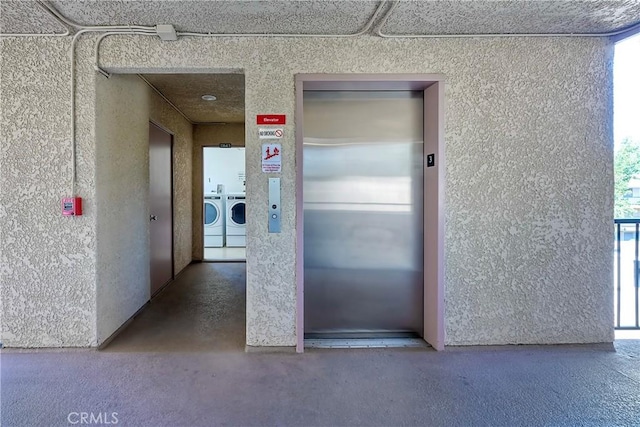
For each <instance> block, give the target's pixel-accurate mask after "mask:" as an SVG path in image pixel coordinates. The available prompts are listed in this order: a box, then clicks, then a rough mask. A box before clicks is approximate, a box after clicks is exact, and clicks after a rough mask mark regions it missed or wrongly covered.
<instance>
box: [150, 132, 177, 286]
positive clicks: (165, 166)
mask: <svg viewBox="0 0 640 427" xmlns="http://www.w3.org/2000/svg"><path fill="white" fill-rule="evenodd" d="M171 158H172V136H171V134H169V133H167V132H165V131H164V130H162V129H160V128H159V127H158V126H156V125H154V124H153V123H149V195H150V198H151V201H150V205H151V210H150V217H149V221H150V227H149V229H150V233H151V295H152V296H153V295H154V294H155V293H156V292H158V290H160V288H162V286H164V285H165V284H166V283H167V282H169V281H170V280H171V279H173V200H172V198H173V197H172V196H173V188H172V181H173V179H172V168H171Z"/></svg>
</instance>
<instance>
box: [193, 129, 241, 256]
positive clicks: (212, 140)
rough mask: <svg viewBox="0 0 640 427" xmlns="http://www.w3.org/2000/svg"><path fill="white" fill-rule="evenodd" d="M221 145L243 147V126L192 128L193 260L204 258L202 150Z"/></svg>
mask: <svg viewBox="0 0 640 427" xmlns="http://www.w3.org/2000/svg"><path fill="white" fill-rule="evenodd" d="M221 143H231V144H233V146H234V147H244V124H243V123H229V124H226V125H195V126H194V127H193V206H194V209H193V254H192V255H193V259H196V260H202V259H203V257H204V252H203V251H204V238H203V233H204V230H203V228H204V227H203V223H204V221H203V218H202V203H203V197H204V193H203V189H202V186H203V170H202V166H203V165H202V148H203V147H208V146H212V147H217V146H218V145H219V144H221Z"/></svg>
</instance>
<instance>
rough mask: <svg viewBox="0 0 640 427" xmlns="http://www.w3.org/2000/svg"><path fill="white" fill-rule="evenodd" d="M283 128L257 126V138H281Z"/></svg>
mask: <svg viewBox="0 0 640 427" xmlns="http://www.w3.org/2000/svg"><path fill="white" fill-rule="evenodd" d="M283 136H284V128H258V138H259V139H282V137H283Z"/></svg>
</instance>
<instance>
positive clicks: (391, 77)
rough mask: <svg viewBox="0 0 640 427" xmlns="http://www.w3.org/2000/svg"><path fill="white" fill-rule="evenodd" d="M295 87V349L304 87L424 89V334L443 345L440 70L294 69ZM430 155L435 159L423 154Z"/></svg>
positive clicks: (300, 281) (300, 280) (299, 325)
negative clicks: (350, 71)
mask: <svg viewBox="0 0 640 427" xmlns="http://www.w3.org/2000/svg"><path fill="white" fill-rule="evenodd" d="M295 90H296V230H297V231H296V233H297V236H296V247H297V250H296V291H297V295H296V339H297V342H296V351H297V352H299V353H302V352H303V351H304V194H303V177H304V174H303V148H304V146H303V138H304V126H303V124H304V116H303V102H304V91H308V90H313V91H383V90H393V91H423V93H424V109H423V111H424V132H423V138H424V162H423V164H424V174H423V176H424V178H423V179H424V182H423V186H424V242H423V244H424V305H423V313H424V334H423V338H424V340H425V341H426V342H427V343H429V344H430V345H431V346H432V347H433V348H434V349H436V350H444V340H445V335H444V334H445V331H444V179H445V159H444V76H443V75H440V74H297V75H296V79H295ZM430 154H434V155H435V165H434V166H429V165H428V161H427V160H428V159H427V157H428V156H429V155H430Z"/></svg>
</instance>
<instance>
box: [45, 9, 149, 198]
mask: <svg viewBox="0 0 640 427" xmlns="http://www.w3.org/2000/svg"><path fill="white" fill-rule="evenodd" d="M37 3H38V4H39V5H41V6H43V7H44V8H46V9H47V10H48V11H49V12H50V13H51V14H53V15H54V16H55V17H56V18H57V19H59V20H60V21H61V22H63V23H64V24H66V25H68V26H70V27H72V28H74V29H76V30H77V31H76V33H75V34H74V36H73V39H72V40H71V48H70V52H69V56H70V61H71V196H75V195H76V182H77V167H76V166H77V162H76V72H75V67H76V45H77V41H78V39H79V38H80V36H81V35H83V34H85V33H98V32H102V33H105V34H103V36H102V37H101V38H100V39H99V40H101V39H102V38H104V37H105V36H106V35H109V34H136V35H147V36H149V35H156V34H157V33H156V29H155V27H150V26H142V25H82V24H78V23H76V22H73V21H71V20H70V19H68V18H66V17H65V16H63V15H62V14H61V13H60V12H58V11H57V10H56V9H55V8H54V7H53V6H51V5H49V4H48V3H45V2H42V1H40V0H38V1H37ZM98 71H102V70H98ZM103 74H104V73H103Z"/></svg>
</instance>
